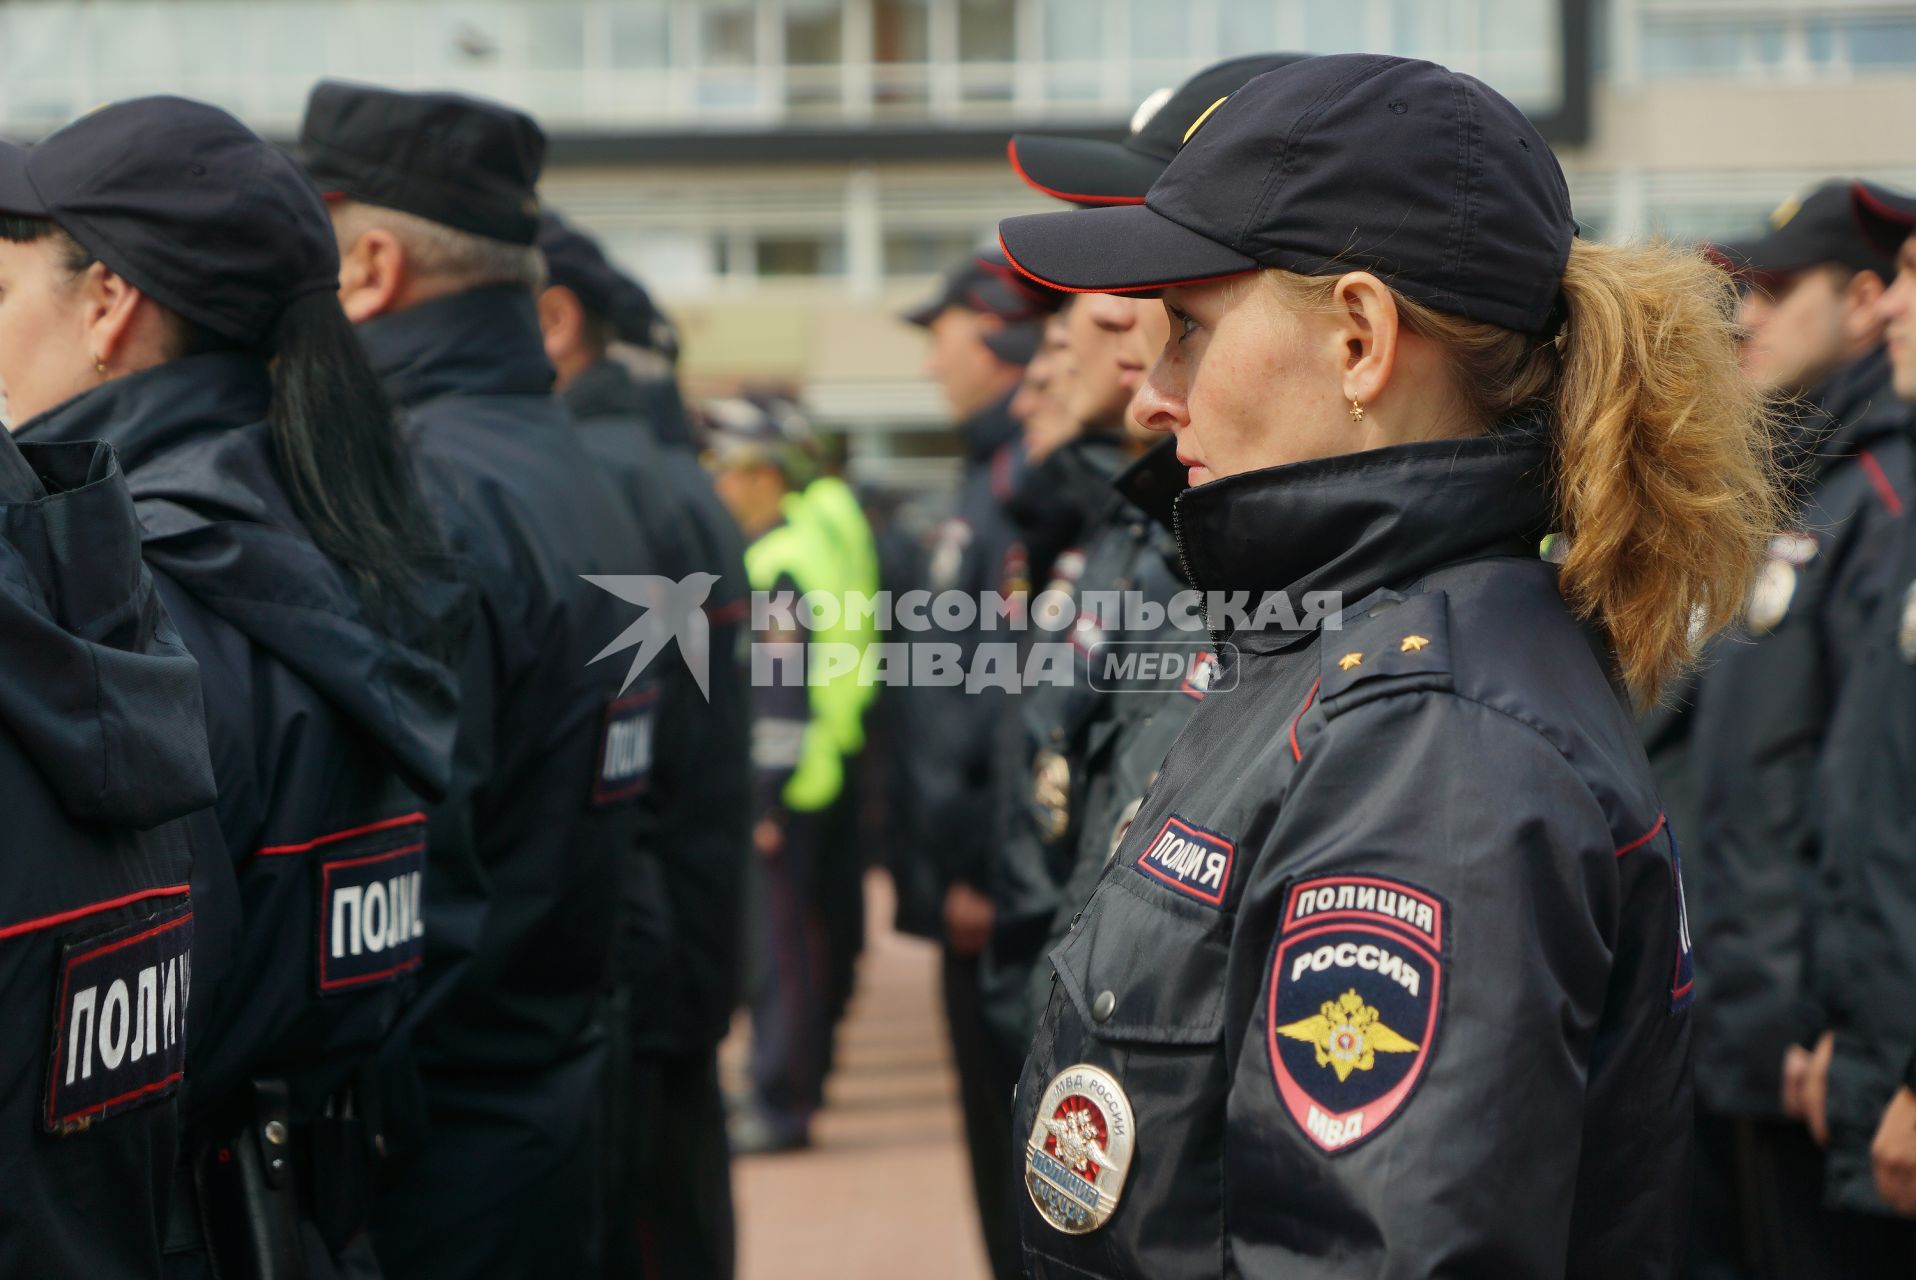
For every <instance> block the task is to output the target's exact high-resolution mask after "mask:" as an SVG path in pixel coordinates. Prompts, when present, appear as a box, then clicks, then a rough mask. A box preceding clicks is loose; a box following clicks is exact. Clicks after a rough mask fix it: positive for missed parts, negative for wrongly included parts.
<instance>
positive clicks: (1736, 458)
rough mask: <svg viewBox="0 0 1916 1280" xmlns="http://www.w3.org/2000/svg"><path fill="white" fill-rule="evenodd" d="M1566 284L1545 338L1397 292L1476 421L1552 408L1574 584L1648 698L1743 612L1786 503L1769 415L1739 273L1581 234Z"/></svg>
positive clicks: (1327, 300)
mask: <svg viewBox="0 0 1916 1280" xmlns="http://www.w3.org/2000/svg"><path fill="white" fill-rule="evenodd" d="M1264 274H1265V276H1266V277H1267V278H1268V279H1269V280H1270V281H1271V283H1272V284H1273V285H1275V286H1276V287H1277V288H1278V289H1279V291H1280V293H1281V294H1282V295H1283V297H1284V298H1285V300H1286V302H1287V303H1288V304H1289V305H1291V306H1293V307H1297V308H1300V309H1303V308H1313V307H1333V306H1334V305H1335V304H1334V300H1333V297H1332V295H1333V293H1334V288H1335V277H1331V276H1298V275H1293V274H1291V273H1289V272H1283V271H1269V272H1265V273H1264ZM1563 300H1564V307H1565V311H1566V313H1567V317H1568V318H1567V320H1566V322H1565V325H1564V329H1563V332H1562V334H1561V336H1559V337H1558V338H1556V339H1555V340H1554V341H1553V340H1550V339H1538V338H1534V337H1529V336H1526V335H1524V334H1519V333H1513V332H1511V331H1510V330H1508V329H1500V328H1497V327H1495V326H1493V325H1486V324H1480V323H1477V322H1476V321H1471V320H1465V319H1463V318H1461V317H1458V316H1454V315H1451V314H1448V313H1446V312H1441V311H1436V310H1433V309H1432V308H1430V307H1427V306H1424V305H1423V304H1421V303H1417V302H1413V301H1411V300H1410V299H1408V298H1405V297H1404V296H1402V295H1401V294H1398V295H1396V302H1397V309H1398V314H1399V316H1400V318H1401V319H1402V321H1403V323H1404V325H1405V327H1407V328H1408V329H1410V330H1411V331H1413V332H1415V333H1418V334H1421V335H1422V336H1424V337H1426V338H1429V339H1430V340H1432V341H1433V342H1436V343H1437V344H1439V345H1440V346H1442V347H1443V348H1444V349H1445V351H1446V352H1447V353H1448V355H1449V357H1450V362H1451V367H1452V372H1453V375H1454V385H1455V389H1456V393H1457V395H1458V397H1459V399H1460V400H1461V401H1462V404H1463V408H1464V411H1465V413H1466V415H1467V416H1468V417H1469V418H1470V420H1471V421H1472V422H1474V423H1476V424H1481V426H1482V427H1484V428H1488V429H1494V428H1495V424H1497V423H1498V422H1500V421H1502V420H1504V419H1505V418H1508V417H1510V416H1512V415H1515V414H1521V413H1526V412H1531V411H1540V410H1541V411H1547V412H1549V413H1550V414H1551V416H1552V417H1553V418H1554V424H1553V428H1552V439H1553V444H1554V449H1553V453H1554V465H1555V477H1554V479H1555V487H1556V495H1557V510H1558V524H1559V528H1560V530H1561V531H1562V532H1563V533H1565V534H1566V535H1568V537H1567V546H1568V551H1567V553H1566V555H1565V557H1564V560H1563V564H1562V569H1561V576H1560V579H1559V582H1560V585H1561V588H1562V591H1563V594H1564V598H1565V600H1567V601H1568V602H1569V604H1570V606H1571V608H1572V609H1574V610H1575V611H1576V612H1577V614H1578V616H1580V617H1584V618H1590V619H1594V620H1595V621H1596V622H1597V623H1598V625H1600V626H1601V627H1602V628H1603V629H1604V631H1605V632H1606V633H1607V635H1608V637H1609V640H1610V645H1611V649H1612V651H1613V652H1614V653H1615V654H1616V659H1617V666H1618V669H1619V671H1620V672H1621V674H1622V676H1623V679H1624V682H1625V683H1626V684H1627V685H1628V686H1629V687H1630V689H1631V690H1632V692H1633V693H1635V695H1636V696H1637V697H1638V699H1639V700H1641V701H1642V702H1643V703H1645V704H1648V703H1651V702H1654V701H1655V700H1656V697H1657V694H1658V692H1659V691H1660V690H1661V689H1662V688H1663V687H1664V685H1665V684H1666V683H1667V682H1668V681H1669V680H1670V679H1671V677H1673V676H1675V675H1676V674H1677V673H1678V672H1679V671H1681V670H1682V669H1683V668H1684V667H1685V666H1686V665H1687V664H1688V663H1690V662H1691V661H1692V660H1693V659H1694V657H1695V650H1696V646H1697V645H1698V644H1700V643H1701V641H1702V640H1703V639H1705V638H1706V637H1708V636H1710V635H1713V634H1715V633H1716V632H1717V631H1720V630H1722V629H1723V628H1724V627H1726V626H1728V625H1729V624H1730V623H1731V622H1733V621H1735V620H1736V617H1737V615H1738V614H1739V613H1740V612H1741V610H1742V608H1743V604H1744V601H1745V599H1746V598H1747V597H1748V594H1749V590H1750V585H1751V582H1752V581H1753V579H1754V577H1755V574H1756V568H1757V565H1758V563H1759V561H1760V559H1761V557H1762V554H1763V551H1764V548H1765V546H1766V545H1767V543H1768V541H1769V538H1770V536H1771V534H1772V533H1774V532H1775V531H1776V529H1777V528H1778V526H1779V522H1780V520H1781V519H1782V518H1783V505H1784V504H1783V498H1782V489H1781V487H1780V484H1779V478H1778V474H1777V471H1776V462H1775V455H1774V451H1775V428H1774V419H1773V415H1772V413H1771V411H1770V409H1769V407H1768V406H1766V404H1765V403H1764V401H1763V399H1762V397H1761V396H1760V395H1759V393H1758V392H1757V391H1756V390H1755V389H1754V388H1753V387H1752V386H1751V384H1750V382H1749V380H1748V379H1747V378H1745V377H1744V376H1743V373H1742V371H1741V369H1740V368H1739V367H1738V364H1737V353H1736V337H1735V329H1734V326H1733V322H1732V316H1733V314H1734V309H1735V296H1734V292H1733V289H1732V286H1731V283H1730V280H1729V277H1728V276H1726V275H1725V274H1724V273H1723V272H1722V271H1720V270H1718V269H1717V268H1716V267H1715V266H1713V265H1712V264H1711V263H1710V262H1709V261H1708V260H1707V259H1706V258H1704V257H1703V256H1702V255H1701V254H1700V253H1696V252H1692V251H1688V250H1683V249H1678V248H1676V247H1674V246H1671V245H1666V244H1652V245H1614V244H1592V243H1588V242H1585V241H1582V240H1578V241H1575V242H1573V243H1572V244H1571V246H1570V260H1569V263H1568V265H1567V266H1566V267H1565V268H1564V273H1563Z"/></svg>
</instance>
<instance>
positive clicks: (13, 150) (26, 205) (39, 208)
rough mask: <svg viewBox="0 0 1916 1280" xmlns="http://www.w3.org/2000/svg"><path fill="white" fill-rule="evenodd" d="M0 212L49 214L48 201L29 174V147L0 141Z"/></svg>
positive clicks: (35, 216) (23, 214)
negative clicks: (36, 187)
mask: <svg viewBox="0 0 1916 1280" xmlns="http://www.w3.org/2000/svg"><path fill="white" fill-rule="evenodd" d="M0 213H11V214H16V215H19V216H22V217H28V218H44V217H46V216H47V202H46V201H44V200H42V199H41V198H40V193H39V192H38V191H35V190H34V189H33V179H31V178H29V177H28V176H27V149H26V148H25V147H21V146H16V145H14V144H13V143H11V142H0Z"/></svg>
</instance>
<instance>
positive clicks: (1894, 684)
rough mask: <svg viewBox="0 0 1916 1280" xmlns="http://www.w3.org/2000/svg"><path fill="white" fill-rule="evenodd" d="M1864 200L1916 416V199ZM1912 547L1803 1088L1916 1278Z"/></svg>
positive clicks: (1828, 881) (1830, 1168) (1878, 649)
mask: <svg viewBox="0 0 1916 1280" xmlns="http://www.w3.org/2000/svg"><path fill="white" fill-rule="evenodd" d="M1854 196H1855V202H1854V206H1853V207H1854V209H1855V211H1856V215H1857V217H1858V219H1859V220H1860V221H1861V223H1862V224H1863V227H1864V229H1865V232H1866V233H1867V234H1868V235H1869V237H1870V239H1871V240H1872V242H1873V243H1874V244H1875V246H1876V247H1877V248H1878V249H1879V250H1881V251H1882V252H1884V253H1886V254H1889V255H1891V256H1892V258H1893V260H1894V265H1895V268H1896V274H1895V277H1894V279H1893V281H1892V282H1891V284H1890V286H1889V289H1888V290H1887V291H1886V292H1885V294H1884V296H1883V299H1882V303H1881V310H1882V314H1883V316H1884V318H1885V319H1886V321H1887V323H1888V328H1887V331H1886V337H1887V340H1888V347H1889V359H1890V368H1891V379H1892V382H1893V385H1894V388H1895V393H1896V395H1897V396H1898V397H1899V398H1900V399H1901V400H1903V401H1904V402H1906V403H1908V404H1916V238H1912V237H1916V196H1910V195H1907V194H1905V193H1902V192H1896V191H1890V190H1887V189H1885V188H1882V187H1877V186H1874V185H1872V184H1869V183H1858V184H1857V185H1856V188H1855V192H1854ZM1896 537H1897V539H1898V544H1897V547H1896V556H1895V559H1894V561H1893V563H1892V565H1891V567H1890V570H1889V574H1888V579H1887V589H1886V590H1885V591H1884V593H1883V597H1882V602H1881V607H1880V608H1879V610H1878V612H1877V614H1876V616H1875V617H1873V618H1872V619H1870V620H1869V624H1868V630H1867V632H1866V639H1865V644H1864V646H1863V647H1862V649H1861V651H1860V653H1859V654H1858V656H1857V659H1856V671H1855V674H1854V675H1853V676H1852V678H1851V680H1850V682H1849V684H1848V686H1847V688H1846V690H1845V694H1844V698H1843V702H1842V705H1841V706H1839V707H1838V708H1837V711H1836V715H1835V718H1834V720H1833V722H1832V724H1831V726H1830V732H1829V743H1828V746H1827V748H1826V750H1825V753H1824V767H1823V772H1822V776H1821V779H1820V781H1821V783H1822V786H1823V789H1824V795H1825V797H1826V805H1827V828H1826V836H1825V841H1826V847H1827V855H1826V858H1825V863H1826V866H1825V869H1824V874H1823V880H1824V895H1823V899H1822V903H1821V906H1822V909H1821V910H1820V911H1819V913H1818V917H1817V920H1816V932H1815V937H1814V939H1813V942H1812V960H1813V965H1814V974H1813V984H1814V987H1815V993H1816V1003H1817V1010H1816V1012H1817V1013H1818V1015H1819V1024H1820V1026H1821V1028H1822V1030H1823V1032H1824V1034H1823V1035H1822V1036H1821V1037H1820V1039H1819V1041H1818V1044H1817V1049H1816V1053H1815V1055H1814V1057H1813V1059H1812V1061H1811V1064H1810V1068H1809V1071H1808V1073H1807V1080H1806V1083H1805V1085H1804V1089H1803V1110H1804V1113H1805V1117H1806V1119H1807V1121H1808V1124H1809V1127H1810V1131H1811V1133H1812V1134H1814V1135H1815V1136H1816V1138H1817V1140H1818V1141H1819V1142H1823V1143H1825V1144H1826V1146H1827V1149H1828V1165H1827V1173H1826V1177H1825V1182H1824V1196H1825V1203H1827V1204H1828V1205H1829V1206H1830V1207H1831V1208H1833V1209H1838V1210H1846V1211H1848V1216H1846V1217H1845V1218H1844V1221H1845V1222H1846V1223H1848V1224H1853V1225H1855V1226H1856V1227H1857V1229H1858V1230H1861V1231H1864V1233H1865V1235H1866V1236H1867V1238H1868V1239H1869V1240H1871V1241H1873V1242H1874V1244H1875V1247H1876V1250H1877V1254H1876V1260H1875V1265H1873V1266H1872V1267H1870V1268H1868V1269H1861V1268H1859V1269H1858V1270H1856V1271H1854V1272H1853V1273H1852V1274H1855V1275H1859V1276H1873V1275H1907V1274H1909V1267H1910V1263H1911V1260H1912V1257H1916V1223H1912V1222H1911V1221H1910V1219H1912V1218H1916V976H1913V975H1916V808H1912V802H1916V788H1912V787H1911V785H1910V778H1911V776H1912V775H1913V774H1916V741H1912V737H1911V735H1912V732H1916V529H1912V526H1911V524H1910V522H1909V521H1908V520H1904V521H1903V522H1902V523H1901V525H1900V527H1899V528H1898V529H1897V531H1896ZM1892 1214H1894V1215H1898V1216H1897V1217H1891V1216H1890V1215H1892ZM1865 1223H1869V1224H1872V1225H1870V1226H1869V1227H1868V1228H1867V1229H1865V1227H1864V1224H1865ZM1899 1268H1900V1269H1899Z"/></svg>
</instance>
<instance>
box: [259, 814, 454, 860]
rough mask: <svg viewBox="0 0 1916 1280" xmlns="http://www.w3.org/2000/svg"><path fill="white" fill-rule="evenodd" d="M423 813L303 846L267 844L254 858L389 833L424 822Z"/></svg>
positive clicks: (309, 841) (322, 838)
mask: <svg viewBox="0 0 1916 1280" xmlns="http://www.w3.org/2000/svg"><path fill="white" fill-rule="evenodd" d="M425 820H426V815H425V814H423V813H406V814H401V815H400V816H399V817H397V818H385V819H382V820H380V821H378V822H369V823H367V824H366V825H365V826H363V827H353V828H351V829H350V830H346V831H335V832H333V834H331V835H329V836H320V837H318V838H317V839H313V840H308V841H306V842H305V843H304V844H269V845H267V846H266V847H265V848H264V849H259V850H255V852H254V855H253V856H254V857H258V858H270V857H277V856H279V855H281V854H287V853H309V852H311V851H312V850H314V849H317V848H319V846H321V845H323V844H335V843H337V842H338V841H341V840H350V839H352V838H353V837H354V836H369V835H371V834H372V833H373V832H375V831H389V830H391V829H392V828H394V827H403V826H406V825H408V824H409V823H414V822H424V821H425Z"/></svg>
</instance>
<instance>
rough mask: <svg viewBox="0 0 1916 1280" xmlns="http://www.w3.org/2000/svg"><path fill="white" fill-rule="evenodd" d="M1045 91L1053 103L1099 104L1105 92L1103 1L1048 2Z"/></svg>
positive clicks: (1045, 7)
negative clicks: (1096, 102)
mask: <svg viewBox="0 0 1916 1280" xmlns="http://www.w3.org/2000/svg"><path fill="white" fill-rule="evenodd" d="M1043 13H1044V26H1043V31H1044V56H1045V68H1044V91H1045V95H1046V96H1047V97H1048V98H1050V99H1051V100H1052V101H1053V102H1095V101H1097V100H1098V99H1099V98H1100V97H1102V96H1103V93H1104V21H1103V11H1102V6H1101V0H1044V10H1043Z"/></svg>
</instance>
